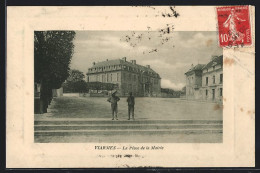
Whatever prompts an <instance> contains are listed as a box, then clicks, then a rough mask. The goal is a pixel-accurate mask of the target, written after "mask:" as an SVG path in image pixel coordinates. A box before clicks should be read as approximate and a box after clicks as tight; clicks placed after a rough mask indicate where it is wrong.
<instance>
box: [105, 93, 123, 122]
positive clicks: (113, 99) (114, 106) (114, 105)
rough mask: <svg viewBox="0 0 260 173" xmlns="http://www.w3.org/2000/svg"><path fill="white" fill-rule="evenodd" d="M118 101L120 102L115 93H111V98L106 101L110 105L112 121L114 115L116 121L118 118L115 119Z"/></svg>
mask: <svg viewBox="0 0 260 173" xmlns="http://www.w3.org/2000/svg"><path fill="white" fill-rule="evenodd" d="M119 100H120V98H119V97H117V96H116V91H113V92H112V95H111V97H109V98H108V99H107V101H108V102H110V103H111V110H112V120H114V115H115V116H116V120H118V118H117V102H118V101H119Z"/></svg>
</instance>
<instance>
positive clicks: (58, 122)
mask: <svg viewBox="0 0 260 173" xmlns="http://www.w3.org/2000/svg"><path fill="white" fill-rule="evenodd" d="M79 124H83V125H85V124H88V125H98V124H113V125H115V124H120V125H122V124H129V125H135V124H143V125H146V124H219V125H222V124H223V122H222V120H136V121H132V120H131V121H128V120H118V121H112V120H93V121H91V120H84V119H83V120H78V119H76V120H73V119H72V120H57V119H53V120H51V119H50V120H36V121H34V125H79Z"/></svg>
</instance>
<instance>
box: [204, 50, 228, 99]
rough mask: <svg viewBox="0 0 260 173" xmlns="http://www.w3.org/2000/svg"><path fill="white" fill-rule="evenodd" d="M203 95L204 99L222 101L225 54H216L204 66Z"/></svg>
mask: <svg viewBox="0 0 260 173" xmlns="http://www.w3.org/2000/svg"><path fill="white" fill-rule="evenodd" d="M201 90H202V97H203V99H204V100H213V101H222V97H223V55H221V56H215V57H213V58H212V60H211V61H210V62H209V63H208V64H206V65H205V66H204V67H203V68H202V87H201Z"/></svg>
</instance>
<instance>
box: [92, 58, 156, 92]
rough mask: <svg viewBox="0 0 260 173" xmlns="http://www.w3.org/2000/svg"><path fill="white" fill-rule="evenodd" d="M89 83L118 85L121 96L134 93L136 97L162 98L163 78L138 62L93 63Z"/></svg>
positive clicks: (124, 59) (118, 60)
mask: <svg viewBox="0 0 260 173" xmlns="http://www.w3.org/2000/svg"><path fill="white" fill-rule="evenodd" d="M87 82H103V83H113V84H117V86H118V88H117V91H118V93H119V95H121V96H127V95H128V94H129V92H133V94H134V95H135V96H155V97H156V96H160V94H161V78H160V75H159V74H158V73H156V72H155V71H154V70H153V69H151V68H150V66H149V65H147V66H142V65H138V64H136V60H131V61H130V62H128V61H127V60H126V57H124V58H122V59H115V60H108V59H107V60H106V61H103V62H98V63H95V62H94V63H93V66H92V67H91V68H89V69H88V73H87Z"/></svg>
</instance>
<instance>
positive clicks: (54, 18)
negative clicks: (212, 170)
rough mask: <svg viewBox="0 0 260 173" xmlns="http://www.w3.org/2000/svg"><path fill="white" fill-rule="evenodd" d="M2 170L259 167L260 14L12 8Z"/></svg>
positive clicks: (240, 9)
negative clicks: (258, 47)
mask: <svg viewBox="0 0 260 173" xmlns="http://www.w3.org/2000/svg"><path fill="white" fill-rule="evenodd" d="M7 19H8V22H7V36H6V40H7V43H8V44H7V63H6V65H7V71H6V74H7V77H6V78H7V80H6V86H7V87H6V88H7V89H6V98H7V100H6V103H7V106H6V110H7V112H6V167H8V168H45V169H46V168H47V169H48V168H149V169H150V168H152V167H160V168H169V167H176V168H177V167H178V168H181V167H240V168H241V167H254V166H255V7H254V6H251V5H242V6H241V5H234V6H233V5H232V6H193V5H187V6H75V7H72V6H12V7H8V10H7Z"/></svg>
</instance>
